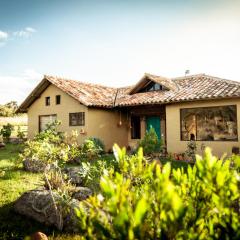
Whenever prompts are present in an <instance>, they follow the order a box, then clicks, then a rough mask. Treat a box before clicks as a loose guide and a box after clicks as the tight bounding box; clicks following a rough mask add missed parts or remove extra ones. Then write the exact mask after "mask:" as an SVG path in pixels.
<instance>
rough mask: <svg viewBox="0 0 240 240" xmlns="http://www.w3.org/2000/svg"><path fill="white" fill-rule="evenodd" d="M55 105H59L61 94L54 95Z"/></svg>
mask: <svg viewBox="0 0 240 240" xmlns="http://www.w3.org/2000/svg"><path fill="white" fill-rule="evenodd" d="M55 100H56V105H60V104H61V95H56V99H55Z"/></svg>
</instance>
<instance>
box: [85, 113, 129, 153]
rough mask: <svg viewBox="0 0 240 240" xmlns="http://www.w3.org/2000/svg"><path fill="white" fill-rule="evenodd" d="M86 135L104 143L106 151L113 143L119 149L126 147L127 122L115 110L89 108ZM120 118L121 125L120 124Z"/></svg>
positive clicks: (124, 117)
mask: <svg viewBox="0 0 240 240" xmlns="http://www.w3.org/2000/svg"><path fill="white" fill-rule="evenodd" d="M88 118H89V122H88V132H87V135H88V136H91V137H97V138H100V139H102V140H103V141H104V144H105V146H106V151H108V150H110V149H112V146H113V144H114V143H117V144H118V145H119V146H120V147H123V146H127V142H128V139H127V134H128V125H127V124H128V122H127V118H126V115H125V114H123V113H121V117H120V112H119V111H117V110H107V109H96V108H89V110H88ZM120 118H121V123H122V124H119V122H120Z"/></svg>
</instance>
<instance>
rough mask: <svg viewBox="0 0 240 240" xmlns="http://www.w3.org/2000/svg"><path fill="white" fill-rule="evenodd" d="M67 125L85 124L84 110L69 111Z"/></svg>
mask: <svg viewBox="0 0 240 240" xmlns="http://www.w3.org/2000/svg"><path fill="white" fill-rule="evenodd" d="M69 126H85V112H77V113H69Z"/></svg>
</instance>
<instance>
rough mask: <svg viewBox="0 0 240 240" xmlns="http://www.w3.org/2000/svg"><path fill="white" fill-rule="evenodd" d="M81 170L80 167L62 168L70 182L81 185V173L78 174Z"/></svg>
mask: <svg viewBox="0 0 240 240" xmlns="http://www.w3.org/2000/svg"><path fill="white" fill-rule="evenodd" d="M81 171H82V168H81V167H68V168H65V169H64V170H63V172H64V173H65V174H66V175H67V177H68V179H69V180H70V182H71V183H72V184H75V185H77V186H81V185H82V183H83V180H84V179H83V177H82V175H81V174H80V173H81Z"/></svg>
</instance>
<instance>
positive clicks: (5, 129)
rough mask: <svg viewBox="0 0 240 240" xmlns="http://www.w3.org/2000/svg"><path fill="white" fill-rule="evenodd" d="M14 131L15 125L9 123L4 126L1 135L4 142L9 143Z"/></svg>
mask: <svg viewBox="0 0 240 240" xmlns="http://www.w3.org/2000/svg"><path fill="white" fill-rule="evenodd" d="M12 131H13V125H11V124H10V123H8V124H7V125H3V127H2V129H1V131H0V135H2V137H3V140H4V141H6V142H9V140H10V136H11V134H12Z"/></svg>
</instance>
